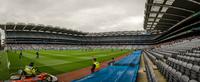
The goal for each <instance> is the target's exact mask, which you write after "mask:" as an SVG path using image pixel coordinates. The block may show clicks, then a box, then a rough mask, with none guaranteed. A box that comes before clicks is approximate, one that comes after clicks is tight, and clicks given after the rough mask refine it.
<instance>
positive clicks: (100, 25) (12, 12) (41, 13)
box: [0, 0, 146, 32]
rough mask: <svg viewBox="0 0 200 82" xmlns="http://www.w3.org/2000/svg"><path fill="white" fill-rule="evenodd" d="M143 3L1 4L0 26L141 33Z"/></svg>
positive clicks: (38, 0)
mask: <svg viewBox="0 0 200 82" xmlns="http://www.w3.org/2000/svg"><path fill="white" fill-rule="evenodd" d="M145 1H146V0H0V23H1V24H5V23H6V22H14V23H17V22H23V23H35V24H44V25H53V26H60V27H61V28H70V29H74V30H79V31H84V32H105V31H106V32H107V31H127V30H128V31H131V30H143V27H142V26H143V18H144V7H145V5H144V4H145Z"/></svg>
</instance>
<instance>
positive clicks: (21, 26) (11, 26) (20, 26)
mask: <svg viewBox="0 0 200 82" xmlns="http://www.w3.org/2000/svg"><path fill="white" fill-rule="evenodd" d="M0 28H1V29H3V30H7V31H38V32H50V33H61V34H77V35H85V34H87V33H84V32H79V31H75V30H71V29H65V28H60V27H58V26H56V27H53V26H51V25H47V26H45V25H43V24H38V25H35V24H33V23H29V24H25V23H17V24H15V23H11V22H10V23H6V24H0Z"/></svg>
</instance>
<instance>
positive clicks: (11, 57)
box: [0, 49, 131, 79]
mask: <svg viewBox="0 0 200 82" xmlns="http://www.w3.org/2000/svg"><path fill="white" fill-rule="evenodd" d="M129 52H131V50H118V49H94V50H87V51H86V50H40V51H39V54H40V58H38V59H37V58H36V51H35V50H25V51H23V52H22V54H23V57H22V58H21V59H20V58H19V53H20V51H8V52H1V56H5V57H0V58H1V61H2V62H4V63H2V64H1V65H0V66H2V67H3V68H0V72H1V70H2V71H3V72H1V73H0V79H8V77H9V75H8V74H11V73H14V72H16V71H17V70H19V69H23V68H24V67H25V65H28V64H29V63H30V62H34V63H35V66H36V67H38V69H39V70H40V71H42V72H47V73H51V74H54V75H56V74H61V73H65V72H68V71H73V70H77V69H80V68H84V67H87V66H90V65H91V64H92V58H93V57H96V58H97V60H98V61H99V62H103V61H106V60H110V59H111V58H112V57H118V56H120V55H123V54H126V53H129Z"/></svg>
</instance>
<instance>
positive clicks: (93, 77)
mask: <svg viewBox="0 0 200 82" xmlns="http://www.w3.org/2000/svg"><path fill="white" fill-rule="evenodd" d="M141 52H142V51H140V50H138V51H135V52H133V53H132V54H130V55H128V56H127V57H125V58H123V59H121V60H119V61H117V62H116V63H115V64H114V65H113V66H108V67H106V68H104V69H102V70H99V71H97V72H95V73H93V74H90V75H88V76H86V77H83V78H81V79H78V80H74V81H72V82H135V81H136V79H137V72H138V70H139V62H140V55H141Z"/></svg>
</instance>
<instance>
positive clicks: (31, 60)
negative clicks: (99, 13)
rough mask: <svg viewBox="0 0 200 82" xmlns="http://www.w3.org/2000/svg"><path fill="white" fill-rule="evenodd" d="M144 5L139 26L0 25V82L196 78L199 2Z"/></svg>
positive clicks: (199, 77)
mask: <svg viewBox="0 0 200 82" xmlns="http://www.w3.org/2000/svg"><path fill="white" fill-rule="evenodd" d="M143 6H145V9H144V10H143V11H144V21H143V28H144V30H137V31H133V30H128V31H109V32H107V31H106V32H84V31H79V30H72V29H70V28H61V27H59V26H53V25H46V24H35V23H21V22H19V23H18V22H7V23H2V24H0V29H1V31H0V32H1V33H0V34H1V40H0V42H1V46H0V49H1V51H0V82H200V44H199V43H200V36H199V34H200V33H199V32H200V28H199V25H200V1H199V0H145V5H143ZM137 28H139V27H137ZM33 65H34V66H33ZM26 68H27V69H26ZM29 68H31V69H29ZM93 68H94V69H93ZM33 69H34V70H33ZM27 70H28V71H27ZM30 71H31V74H30V76H29V73H30ZM33 71H34V72H33ZM35 72H36V73H35Z"/></svg>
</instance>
